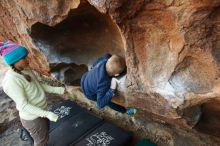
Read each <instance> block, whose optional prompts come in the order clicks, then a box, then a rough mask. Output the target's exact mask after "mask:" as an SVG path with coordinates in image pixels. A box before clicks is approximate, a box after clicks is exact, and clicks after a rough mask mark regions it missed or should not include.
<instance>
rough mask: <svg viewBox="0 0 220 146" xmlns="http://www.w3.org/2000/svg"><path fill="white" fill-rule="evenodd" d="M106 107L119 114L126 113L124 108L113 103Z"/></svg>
mask: <svg viewBox="0 0 220 146" xmlns="http://www.w3.org/2000/svg"><path fill="white" fill-rule="evenodd" d="M108 106H109V107H110V108H111V109H113V110H115V111H118V112H120V113H125V112H126V111H127V110H126V108H124V107H123V106H120V105H118V104H115V103H113V102H110V103H109V104H108Z"/></svg>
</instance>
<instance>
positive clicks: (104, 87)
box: [97, 82, 115, 108]
mask: <svg viewBox="0 0 220 146" xmlns="http://www.w3.org/2000/svg"><path fill="white" fill-rule="evenodd" d="M113 96H115V91H114V90H113V89H110V86H109V85H108V83H106V82H102V83H101V84H99V86H98V91H97V106H98V107H99V108H103V107H105V106H106V105H107V104H108V103H109V102H110V101H111V99H112V97H113Z"/></svg>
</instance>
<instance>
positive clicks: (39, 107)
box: [2, 69, 64, 120]
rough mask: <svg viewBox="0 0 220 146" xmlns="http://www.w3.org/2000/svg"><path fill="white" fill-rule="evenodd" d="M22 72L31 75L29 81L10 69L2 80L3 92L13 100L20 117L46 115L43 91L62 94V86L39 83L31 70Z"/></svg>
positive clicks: (32, 118) (28, 117) (33, 117)
mask: <svg viewBox="0 0 220 146" xmlns="http://www.w3.org/2000/svg"><path fill="white" fill-rule="evenodd" d="M22 72H23V73H24V74H27V75H29V76H30V77H31V82H28V81H27V80H26V79H25V77H24V76H23V75H21V74H19V73H17V72H15V71H13V70H12V69H10V70H9V71H7V73H6V75H5V77H4V79H3V82H2V86H3V90H4V92H5V93H6V94H7V95H8V96H9V97H10V98H11V99H13V100H14V101H15V103H16V108H17V109H18V111H19V115H20V118H22V119H24V120H34V119H36V118H38V117H47V115H48V111H47V102H46V96H45V92H48V93H56V94H63V93H64V88H63V87H52V86H49V85H45V84H41V83H39V81H38V79H37V78H38V77H39V76H37V74H35V73H34V72H33V71H31V70H24V71H22Z"/></svg>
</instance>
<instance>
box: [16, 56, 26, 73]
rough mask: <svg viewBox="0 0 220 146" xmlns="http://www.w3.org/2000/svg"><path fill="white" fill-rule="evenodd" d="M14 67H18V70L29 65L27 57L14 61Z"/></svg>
mask: <svg viewBox="0 0 220 146" xmlns="http://www.w3.org/2000/svg"><path fill="white" fill-rule="evenodd" d="M14 67H15V68H17V69H19V70H23V69H26V68H28V67H29V62H28V60H27V57H25V58H22V59H21V60H19V61H18V62H16V63H15V64H14Z"/></svg>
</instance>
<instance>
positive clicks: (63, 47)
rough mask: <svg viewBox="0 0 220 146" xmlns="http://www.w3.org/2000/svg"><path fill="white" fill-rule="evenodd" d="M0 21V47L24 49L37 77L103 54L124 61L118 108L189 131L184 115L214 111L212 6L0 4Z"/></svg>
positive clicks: (68, 0) (216, 51)
mask: <svg viewBox="0 0 220 146" xmlns="http://www.w3.org/2000/svg"><path fill="white" fill-rule="evenodd" d="M0 19H1V21H0V41H3V40H8V39H10V40H13V41H17V42H19V43H21V44H23V45H24V46H26V47H27V48H28V49H29V50H30V52H31V58H30V60H31V64H32V67H33V68H34V69H35V70H38V71H40V72H42V73H44V74H47V72H48V71H49V70H50V64H58V65H59V64H62V63H66V64H69V65H70V66H71V64H72V63H73V64H75V65H78V67H77V68H80V65H81V64H84V65H87V66H90V65H91V63H92V62H93V61H94V60H95V58H96V57H98V56H100V55H101V54H103V53H105V52H109V53H118V54H121V55H123V56H125V58H126V63H127V78H126V81H125V82H126V92H125V93H124V94H123V95H124V98H125V99H124V100H123V101H125V102H124V105H125V106H127V107H129V106H135V107H137V108H139V109H141V110H144V111H145V113H148V115H149V116H151V117H153V118H154V119H159V120H161V121H165V122H168V123H171V124H174V125H178V126H181V127H191V126H194V124H192V123H196V122H197V121H196V119H198V118H195V117H191V116H192V114H191V113H190V112H187V110H188V109H189V108H192V109H195V111H196V109H198V108H199V107H200V106H201V105H203V106H202V107H205V108H202V112H204V113H209V109H210V108H209V106H205V105H206V104H208V103H207V102H208V101H210V100H211V101H212V100H213V102H214V103H215V104H216V107H217V105H219V102H217V101H218V100H217V98H218V97H220V33H219V32H220V1H219V0H203V1H202V0H183V1H180V0H135V1H128V0H88V1H85V0H81V1H80V0H57V1H54V0H48V1H35V0H29V1H25V0H11V1H8V0H1V1H0ZM65 67H66V66H63V68H65ZM61 68H62V67H60V69H61ZM64 70H65V69H64ZM65 71H66V70H65ZM81 71H82V70H81ZM57 72H58V74H60V71H57ZM69 72H74V70H72V71H69ZM82 73H83V71H82V72H80V73H79V74H77V78H75V79H74V81H77V80H78V79H79V78H80V74H82ZM74 81H73V82H74ZM216 100H217V101H216ZM215 101H216V102H215ZM210 110H211V111H213V112H216V111H219V109H217V108H216V109H215V110H212V109H210ZM195 113H196V112H195ZM209 115H210V118H214V119H215V120H217V121H218V120H219V121H220V119H219V118H218V116H216V115H215V114H209ZM195 116H198V115H195ZM190 117H191V118H190ZM193 120H195V121H193ZM190 123H191V124H192V125H191V124H190ZM201 123H202V121H201ZM211 125H215V124H214V123H213V124H212V123H210V126H211ZM213 129H214V128H213ZM203 131H205V130H203ZM207 131H208V130H207ZM217 131H220V129H217ZM215 135H216V134H215ZM217 135H219V136H220V134H219V133H218V134H217Z"/></svg>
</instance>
